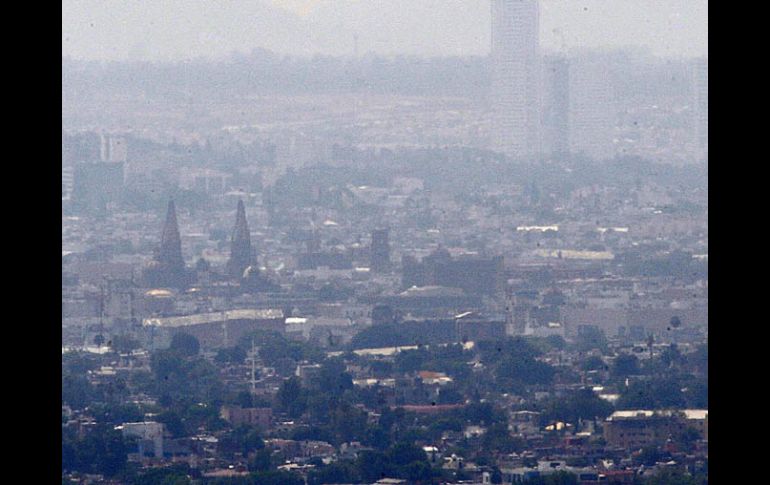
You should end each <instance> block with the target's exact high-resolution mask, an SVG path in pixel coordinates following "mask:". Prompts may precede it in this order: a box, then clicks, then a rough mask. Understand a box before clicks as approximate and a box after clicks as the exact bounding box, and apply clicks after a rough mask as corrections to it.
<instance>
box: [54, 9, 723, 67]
mask: <svg viewBox="0 0 770 485" xmlns="http://www.w3.org/2000/svg"><path fill="white" fill-rule="evenodd" d="M137 6H141V7H142V8H136V7H137ZM439 6H440V7H441V8H440V10H439V9H438V7H439ZM425 18H430V19H431V21H430V22H425V21H424V20H423V19H425ZM489 23H490V8H489V2H487V1H478V2H471V1H467V0H465V1H462V0H450V1H446V0H442V1H440V2H438V1H437V0H420V1H404V0H396V1H391V2H383V3H368V2H355V1H346V0H334V1H320V2H300V1H296V2H286V1H282V2H279V1H272V2H268V1H266V0H263V1H254V2H240V1H232V2H225V3H223V2H205V3H200V4H197V5H196V8H195V9H191V8H189V4H187V3H186V2H179V1H170V0H167V1H163V2H153V3H147V2H126V3H123V2H94V1H92V0H80V1H75V0H67V1H65V2H63V3H62V55H63V56H70V57H73V58H76V59H92V60H153V61H157V60H181V59H187V58H195V57H212V58H221V57H227V56H229V55H230V54H232V53H233V52H239V53H241V54H243V53H248V52H250V51H251V50H253V49H268V50H272V51H274V52H276V53H278V54H281V55H300V56H313V55H316V54H321V55H334V56H352V55H355V53H356V52H358V54H359V55H364V54H367V53H370V52H372V53H375V54H377V55H386V56H391V55H417V56H429V57H430V56H466V55H482V56H485V55H487V54H488V53H489V51H490V33H489V29H488V25H489ZM707 23H708V6H707V2H706V1H704V0H698V1H683V0H642V1H631V0H618V1H613V2H609V1H607V0H580V1H574V2H559V1H545V2H541V24H540V36H541V41H542V46H543V48H544V49H546V50H549V51H561V50H564V49H580V48H610V49H617V48H627V47H636V48H641V49H647V50H649V51H650V52H651V53H652V54H654V55H659V56H664V57H702V56H707V55H708V29H707ZM383 25H385V26H386V28H383ZM126 39H131V40H130V41H126Z"/></svg>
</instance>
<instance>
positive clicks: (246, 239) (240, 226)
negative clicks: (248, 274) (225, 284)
mask: <svg viewBox="0 0 770 485" xmlns="http://www.w3.org/2000/svg"><path fill="white" fill-rule="evenodd" d="M253 259H254V258H253V256H252V252H251V236H250V235H249V224H248V222H246V208H245V207H244V205H243V200H241V199H238V210H237V212H236V215H235V227H234V228H233V236H232V239H231V242H230V260H229V261H228V262H227V267H228V272H229V273H230V275H231V276H233V277H235V278H240V277H241V276H242V275H243V271H244V270H245V269H246V268H247V267H248V266H250V265H251V264H252V263H253V262H254V261H253Z"/></svg>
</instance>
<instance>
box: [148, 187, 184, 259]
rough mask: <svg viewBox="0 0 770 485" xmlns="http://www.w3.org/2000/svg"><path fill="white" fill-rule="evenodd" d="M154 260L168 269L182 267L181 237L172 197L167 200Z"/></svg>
mask: <svg viewBox="0 0 770 485" xmlns="http://www.w3.org/2000/svg"><path fill="white" fill-rule="evenodd" d="M155 260H156V261H157V262H159V263H161V264H163V265H164V266H166V267H167V269H168V270H170V271H181V270H183V269H184V259H182V239H181V238H180V237H179V225H178V224H177V221H176V207H175V206H174V200H173V199H171V200H169V201H168V210H167V211H166V222H165V224H164V225H163V233H162V234H161V237H160V249H159V251H158V254H157V256H156V257H155Z"/></svg>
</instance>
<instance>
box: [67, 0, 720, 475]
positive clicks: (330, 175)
mask: <svg viewBox="0 0 770 485" xmlns="http://www.w3.org/2000/svg"><path fill="white" fill-rule="evenodd" d="M61 97H62V219H61V220H62V334H61V336H62V342H61V343H62V356H61V357H62V359H61V365H62V375H61V377H62V381H61V383H62V393H61V400H62V403H61V404H62V408H61V409H62V421H61V423H62V424H61V426H62V429H61V432H62V470H61V474H62V483H79V484H102V483H103V484H126V485H133V484H137V485H138V484H156V483H157V484H169V483H173V484H190V485H192V484H200V485H213V484H217V485H222V484H232V485H245V484H260V485H262V484H399V483H401V484H460V483H465V484H488V483H494V484H498V483H505V484H511V483H517V484H530V485H534V484H592V483H599V482H605V483H608V484H635V485H636V484H640V485H652V484H699V485H700V484H707V483H708V3H707V2H706V1H705V0H691V1H684V0H387V1H385V0H382V1H380V0H315V1H313V0H250V1H245V0H230V1H226V0H210V1H203V0H200V1H197V0H196V1H182V0H159V1H149V0H129V1H112V0H110V1H96V0H64V1H63V2H62V90H61Z"/></svg>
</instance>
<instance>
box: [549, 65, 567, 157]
mask: <svg viewBox="0 0 770 485" xmlns="http://www.w3.org/2000/svg"><path fill="white" fill-rule="evenodd" d="M543 67H544V71H543V86H544V88H545V89H544V92H543V152H544V153H549V154H566V153H568V152H569V61H568V60H567V59H566V58H565V57H563V56H553V57H549V58H546V59H544V60H543Z"/></svg>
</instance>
